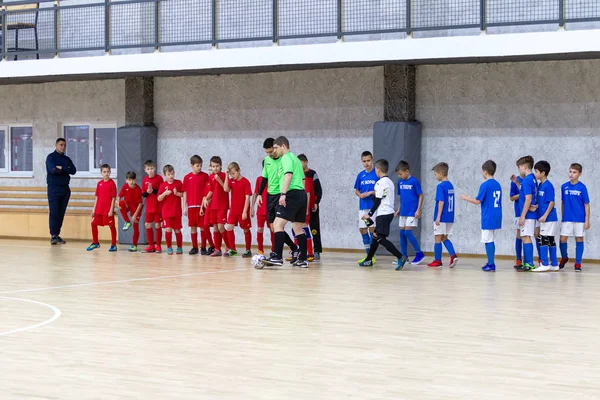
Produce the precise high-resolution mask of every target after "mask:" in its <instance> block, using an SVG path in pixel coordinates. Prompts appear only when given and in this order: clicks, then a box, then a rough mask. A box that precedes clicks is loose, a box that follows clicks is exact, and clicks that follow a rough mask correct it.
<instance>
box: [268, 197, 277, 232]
mask: <svg viewBox="0 0 600 400" xmlns="http://www.w3.org/2000/svg"><path fill="white" fill-rule="evenodd" d="M277 207H279V195H278V194H268V193H267V222H269V224H272V223H273V222H274V221H275V216H276V215H277Z"/></svg>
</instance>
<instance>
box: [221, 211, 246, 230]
mask: <svg viewBox="0 0 600 400" xmlns="http://www.w3.org/2000/svg"><path fill="white" fill-rule="evenodd" d="M227 224H230V225H233V226H235V225H237V224H240V228H242V229H250V227H251V226H252V222H251V220H250V218H246V219H242V214H232V213H229V216H228V217H227Z"/></svg>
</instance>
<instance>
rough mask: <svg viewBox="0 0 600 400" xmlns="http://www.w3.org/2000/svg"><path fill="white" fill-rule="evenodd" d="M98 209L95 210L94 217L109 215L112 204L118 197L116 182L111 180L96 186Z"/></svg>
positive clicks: (102, 181)
mask: <svg viewBox="0 0 600 400" xmlns="http://www.w3.org/2000/svg"><path fill="white" fill-rule="evenodd" d="M96 197H98V201H97V202H96V208H94V215H108V212H109V211H110V207H111V204H112V199H114V198H115V197H117V185H116V184H115V181H113V180H112V179H109V180H108V181H104V180H101V181H100V182H98V184H97V185H96Z"/></svg>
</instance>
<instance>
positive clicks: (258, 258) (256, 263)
mask: <svg viewBox="0 0 600 400" xmlns="http://www.w3.org/2000/svg"><path fill="white" fill-rule="evenodd" d="M264 260H265V256H263V255H262V254H255V255H253V256H252V266H253V267H254V268H256V269H263V268H264V266H265V264H263V261H264Z"/></svg>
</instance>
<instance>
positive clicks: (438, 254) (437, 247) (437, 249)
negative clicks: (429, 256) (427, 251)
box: [433, 243, 442, 261]
mask: <svg viewBox="0 0 600 400" xmlns="http://www.w3.org/2000/svg"><path fill="white" fill-rule="evenodd" d="M433 259H434V260H435V261H442V244H441V243H436V244H434V245H433Z"/></svg>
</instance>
